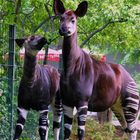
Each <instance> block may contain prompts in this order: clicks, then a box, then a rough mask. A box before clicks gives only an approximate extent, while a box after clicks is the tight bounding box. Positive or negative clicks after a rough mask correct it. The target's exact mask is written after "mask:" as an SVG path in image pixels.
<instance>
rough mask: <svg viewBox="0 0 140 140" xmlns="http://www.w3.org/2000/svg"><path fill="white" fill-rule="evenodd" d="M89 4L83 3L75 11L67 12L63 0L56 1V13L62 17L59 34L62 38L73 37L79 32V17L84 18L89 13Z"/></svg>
mask: <svg viewBox="0 0 140 140" xmlns="http://www.w3.org/2000/svg"><path fill="white" fill-rule="evenodd" d="M87 7H88V3H87V2H86V1H83V2H81V3H80V4H79V5H78V7H77V9H76V10H75V11H73V10H65V7H64V5H63V3H62V1H61V0H54V7H53V9H54V13H55V14H56V15H60V16H61V19H60V28H59V33H60V35H62V36H71V35H72V34H73V33H75V31H76V30H77V17H83V16H84V15H85V14H86V12H87Z"/></svg>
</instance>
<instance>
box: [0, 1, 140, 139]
mask: <svg viewBox="0 0 140 140" xmlns="http://www.w3.org/2000/svg"><path fill="white" fill-rule="evenodd" d="M62 1H63V2H64V5H65V7H66V8H67V9H73V10H75V9H76V8H77V5H78V4H79V3H80V2H81V0H62ZM87 1H88V11H87V14H86V16H84V17H83V18H79V19H78V42H79V45H80V46H81V47H82V48H86V49H88V50H89V51H90V52H91V53H94V54H105V55H106V56H107V60H108V61H113V62H115V63H120V64H123V65H124V66H125V67H126V68H127V69H128V71H129V72H130V73H131V74H132V76H133V77H134V79H135V80H136V82H137V84H138V87H139V89H140V1H139V0H133V1H132V0H119V1H118V0H104V1H103V0H87ZM10 24H14V25H15V26H16V38H20V37H25V36H28V35H31V34H39V35H43V36H45V37H46V38H47V39H48V40H49V43H50V45H49V46H57V45H58V44H59V42H61V39H62V38H61V37H60V35H59V33H58V29H59V18H58V17H56V16H55V15H54V12H53V0H24V1H22V0H1V1H0V139H3V140H8V139H9V133H8V132H9V127H10V124H9V118H8V116H9V113H10V112H9V110H8V106H9V100H8V99H9V94H10V93H8V84H7V83H8V82H7V71H8V67H7V65H8V53H9V52H8V51H9V50H8V46H9V41H8V40H9V36H8V32H9V25H10ZM15 49H16V50H15V65H14V68H15V79H14V98H13V101H12V102H13V105H14V114H13V118H14V124H15V118H16V105H17V91H18V85H19V81H20V78H21V75H22V64H23V61H21V60H20V59H19V48H18V47H16V48H15ZM56 49H57V48H56ZM40 63H42V62H40ZM51 116H52V115H50V118H52V117H51ZM50 124H51V123H50ZM37 126H38V115H37V113H35V112H31V113H30V114H29V119H27V124H26V126H25V131H24V132H23V135H22V137H23V138H24V140H28V139H32V140H37V139H38V138H37V137H38V132H37ZM50 130H51V128H50ZM33 134H34V135H33ZM49 134H50V136H49V140H51V138H52V133H49ZM26 137H27V139H26Z"/></svg>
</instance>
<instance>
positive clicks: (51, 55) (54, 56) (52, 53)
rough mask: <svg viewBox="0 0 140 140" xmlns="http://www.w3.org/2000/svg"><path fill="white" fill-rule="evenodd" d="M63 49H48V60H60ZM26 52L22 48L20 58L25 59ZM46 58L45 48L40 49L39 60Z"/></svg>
mask: <svg viewBox="0 0 140 140" xmlns="http://www.w3.org/2000/svg"><path fill="white" fill-rule="evenodd" d="M61 52H62V51H61V50H58V51H56V50H53V49H48V55H47V61H51V62H59V61H60V54H61ZM24 53H25V49H21V50H20V59H22V60H23V59H24ZM44 58H45V50H41V51H39V53H38V54H37V60H44Z"/></svg>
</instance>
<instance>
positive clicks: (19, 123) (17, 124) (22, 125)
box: [16, 123, 24, 129]
mask: <svg viewBox="0 0 140 140" xmlns="http://www.w3.org/2000/svg"><path fill="white" fill-rule="evenodd" d="M16 125H19V126H21V128H22V129H23V127H24V126H23V125H22V124H21V123H17V124H16Z"/></svg>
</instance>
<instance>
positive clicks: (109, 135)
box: [70, 119, 140, 140]
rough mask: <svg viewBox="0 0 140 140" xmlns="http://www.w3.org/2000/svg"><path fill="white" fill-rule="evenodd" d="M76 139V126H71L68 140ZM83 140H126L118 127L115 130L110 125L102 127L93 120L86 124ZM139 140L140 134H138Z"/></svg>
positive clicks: (139, 138) (106, 124) (139, 139)
mask: <svg viewBox="0 0 140 140" xmlns="http://www.w3.org/2000/svg"><path fill="white" fill-rule="evenodd" d="M76 139H77V124H76V121H75V122H74V124H73V130H72V134H71V138H70V140H76ZM85 140H128V138H127V136H126V134H125V133H124V132H123V131H122V130H121V128H120V127H117V128H115V127H114V126H113V125H112V124H110V123H105V124H104V125H103V126H102V125H100V124H99V123H98V122H97V121H95V120H93V119H88V120H87V123H86V132H85ZM138 140H140V132H139V133H138Z"/></svg>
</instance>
